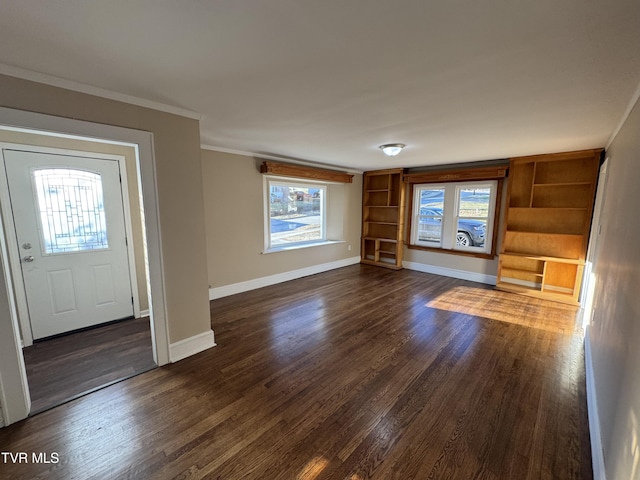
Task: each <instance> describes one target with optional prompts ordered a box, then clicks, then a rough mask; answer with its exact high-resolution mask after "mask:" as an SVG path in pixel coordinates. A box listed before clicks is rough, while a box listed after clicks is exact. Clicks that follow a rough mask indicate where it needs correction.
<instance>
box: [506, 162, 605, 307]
mask: <svg viewBox="0 0 640 480" xmlns="http://www.w3.org/2000/svg"><path fill="white" fill-rule="evenodd" d="M601 152H602V151H601V150H586V151H582V152H569V153H564V154H553V155H537V156H533V157H520V158H513V159H511V162H510V166H509V172H510V175H509V186H508V192H507V196H508V200H507V205H508V207H507V213H506V217H505V218H506V220H505V225H504V227H503V238H502V252H501V253H500V258H499V264H498V282H497V288H499V289H500V290H505V291H510V292H514V293H519V294H523V295H530V296H535V297H538V298H546V299H549V300H554V301H561V302H563V303H569V304H572V305H576V304H577V303H578V298H579V295H580V286H581V282H582V274H583V271H584V263H585V257H586V250H587V243H588V236H589V228H590V225H591V214H592V209H593V200H594V196H595V188H596V182H597V178H598V169H599V165H600V155H601Z"/></svg>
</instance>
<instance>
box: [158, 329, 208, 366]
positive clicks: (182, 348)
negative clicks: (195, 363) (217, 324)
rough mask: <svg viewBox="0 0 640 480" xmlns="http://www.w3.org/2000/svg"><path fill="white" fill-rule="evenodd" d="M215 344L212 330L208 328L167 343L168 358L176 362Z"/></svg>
mask: <svg viewBox="0 0 640 480" xmlns="http://www.w3.org/2000/svg"><path fill="white" fill-rule="evenodd" d="M215 346H216V342H215V338H214V336H213V330H209V331H207V332H203V333H200V334H198V335H194V336H193V337H189V338H185V339H184V340H180V341H179V342H176V343H172V344H171V345H169V360H170V361H171V363H174V362H178V361H180V360H182V359H183V358H187V357H190V356H191V355H195V354H196V353H200V352H202V351H204V350H207V349H208V348H211V347H215Z"/></svg>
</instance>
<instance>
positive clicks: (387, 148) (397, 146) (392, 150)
mask: <svg viewBox="0 0 640 480" xmlns="http://www.w3.org/2000/svg"><path fill="white" fill-rule="evenodd" d="M404 147H405V145H404V143H387V144H386V145H380V147H378V148H380V149H381V150H382V151H383V152H384V154H385V155H387V156H389V157H395V156H396V155H398V154H399V153H400V152H401V151H402V149H403V148H404Z"/></svg>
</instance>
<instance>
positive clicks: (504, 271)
mask: <svg viewBox="0 0 640 480" xmlns="http://www.w3.org/2000/svg"><path fill="white" fill-rule="evenodd" d="M510 274H511V275H513V274H526V275H531V276H534V277H540V278H542V276H543V274H542V273H537V272H532V271H531V270H521V269H519V268H503V269H502V275H503V276H505V277H508V276H509V275H510ZM516 278H517V277H516Z"/></svg>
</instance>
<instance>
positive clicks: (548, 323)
mask: <svg viewBox="0 0 640 480" xmlns="http://www.w3.org/2000/svg"><path fill="white" fill-rule="evenodd" d="M540 302H544V303H540ZM427 306H428V307H430V308H435V309H438V310H447V311H450V312H456V313H462V314H465V315H472V316H475V317H481V318H488V319H491V320H497V321H499V322H506V323H512V324H516V325H522V326H526V327H531V328H538V329H542V330H550V331H559V330H563V329H567V328H569V327H573V325H569V324H568V322H569V321H575V314H576V313H577V308H576V307H573V306H570V305H564V304H561V303H554V302H548V301H546V302H545V301H543V300H538V299H534V298H529V297H526V296H520V295H516V294H513V293H507V292H499V291H496V290H489V289H483V288H477V287H462V286H460V287H454V288H452V289H450V290H448V291H447V292H445V293H443V294H441V295H439V296H438V297H437V298H435V299H433V300H431V301H430V302H428V303H427ZM542 312H544V314H543V313H542Z"/></svg>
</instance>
